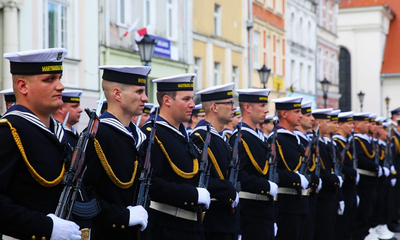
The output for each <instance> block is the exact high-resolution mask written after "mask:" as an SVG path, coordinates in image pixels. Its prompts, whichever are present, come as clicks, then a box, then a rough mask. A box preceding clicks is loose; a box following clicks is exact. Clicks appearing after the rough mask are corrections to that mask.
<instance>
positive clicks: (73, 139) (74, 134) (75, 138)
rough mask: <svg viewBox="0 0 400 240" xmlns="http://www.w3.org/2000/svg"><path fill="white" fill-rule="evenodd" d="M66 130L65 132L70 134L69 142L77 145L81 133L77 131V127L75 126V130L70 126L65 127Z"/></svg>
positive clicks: (73, 145)
mask: <svg viewBox="0 0 400 240" xmlns="http://www.w3.org/2000/svg"><path fill="white" fill-rule="evenodd" d="M64 131H65V134H66V135H67V136H68V139H69V140H68V141H69V144H70V145H71V146H72V147H75V146H76V144H77V143H78V140H79V133H78V132H77V131H76V129H75V128H73V130H70V129H68V128H64Z"/></svg>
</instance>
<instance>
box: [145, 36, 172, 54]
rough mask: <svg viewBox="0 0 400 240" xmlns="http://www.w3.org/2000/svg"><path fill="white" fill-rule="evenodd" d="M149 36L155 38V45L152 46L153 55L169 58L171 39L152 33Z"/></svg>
mask: <svg viewBox="0 0 400 240" xmlns="http://www.w3.org/2000/svg"><path fill="white" fill-rule="evenodd" d="M149 37H150V38H151V39H155V40H157V44H156V47H155V48H154V55H156V56H160V57H165V58H171V41H169V40H167V39H165V38H161V37H157V36H153V35H149Z"/></svg>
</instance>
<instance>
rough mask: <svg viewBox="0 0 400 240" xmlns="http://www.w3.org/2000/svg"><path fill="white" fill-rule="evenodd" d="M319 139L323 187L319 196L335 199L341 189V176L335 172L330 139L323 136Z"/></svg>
mask: <svg viewBox="0 0 400 240" xmlns="http://www.w3.org/2000/svg"><path fill="white" fill-rule="evenodd" d="M319 141H320V142H319V153H320V162H321V176H320V177H321V179H322V188H321V190H320V191H319V193H318V198H323V199H329V200H335V199H336V196H337V193H338V190H339V178H338V177H337V176H336V175H335V174H333V172H334V169H333V168H334V164H333V160H332V155H331V153H330V151H332V150H331V146H330V139H328V138H327V137H323V138H319Z"/></svg>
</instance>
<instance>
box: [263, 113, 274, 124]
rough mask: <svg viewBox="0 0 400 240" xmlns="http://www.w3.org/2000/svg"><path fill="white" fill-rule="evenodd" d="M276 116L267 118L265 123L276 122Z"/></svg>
mask: <svg viewBox="0 0 400 240" xmlns="http://www.w3.org/2000/svg"><path fill="white" fill-rule="evenodd" d="M275 118H276V116H275V114H271V115H267V116H265V119H264V123H272V122H273V121H274V120H275Z"/></svg>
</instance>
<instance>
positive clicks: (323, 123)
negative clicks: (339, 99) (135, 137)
mask: <svg viewBox="0 0 400 240" xmlns="http://www.w3.org/2000/svg"><path fill="white" fill-rule="evenodd" d="M330 121H331V120H329V119H320V120H319V131H320V134H322V135H325V134H329V133H330V132H331V123H330Z"/></svg>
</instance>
